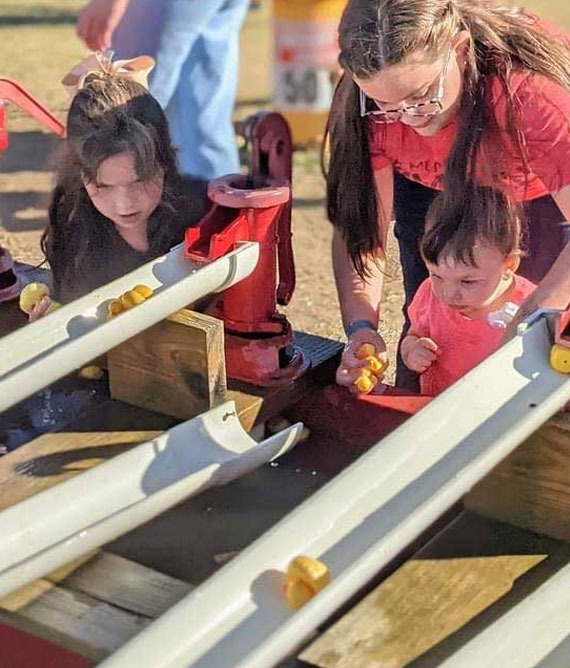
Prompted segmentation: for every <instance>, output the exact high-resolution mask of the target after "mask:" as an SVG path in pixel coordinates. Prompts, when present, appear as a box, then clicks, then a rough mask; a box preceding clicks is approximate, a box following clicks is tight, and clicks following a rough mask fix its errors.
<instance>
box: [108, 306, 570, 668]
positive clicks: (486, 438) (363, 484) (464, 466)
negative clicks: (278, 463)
mask: <svg viewBox="0 0 570 668" xmlns="http://www.w3.org/2000/svg"><path fill="white" fill-rule="evenodd" d="M550 346H551V341H550V335H549V331H548V325H547V322H546V320H545V319H541V320H539V321H538V322H536V323H535V324H534V325H533V326H531V327H529V328H528V329H527V331H526V332H524V333H523V334H522V335H521V336H518V337H516V338H515V339H513V340H512V341H510V342H509V343H508V344H506V345H505V346H504V347H503V348H501V349H500V350H499V351H497V352H496V353H495V354H494V355H493V356H491V357H490V358H489V359H487V360H486V361H485V362H484V363H482V364H481V365H480V366H478V367H477V368H476V369H474V370H473V371H472V372H471V373H469V374H468V375H467V376H465V377H464V378H463V379H461V380H460V381H459V382H458V383H456V384H455V385H454V386H453V387H451V388H450V389H449V390H448V391H446V392H445V393H443V394H442V395H440V396H439V397H438V398H437V399H435V400H434V401H433V402H432V403H431V404H429V405H428V406H427V407H426V408H424V409H423V410H422V411H420V412H419V413H418V414H417V415H415V416H414V417H413V418H411V419H409V420H408V421H407V422H406V423H404V424H403V425H402V426H400V427H399V428H398V429H397V430H395V431H394V432H392V433H391V434H390V435H389V436H387V437H386V438H385V439H384V440H382V441H381V442H379V443H378V444H377V445H376V446H374V448H373V449H372V450H370V451H369V452H368V453H367V454H365V455H363V456H362V457H361V458H360V459H359V460H357V461H356V462H355V463H354V464H353V465H352V466H350V467H349V468H348V469H346V470H345V471H344V472H343V473H341V474H340V475H339V476H337V477H336V478H335V479H334V480H333V481H331V482H330V483H329V484H327V485H326V486H325V487H323V488H322V489H321V490H320V491H319V492H317V493H316V494H315V495H314V496H312V497H311V498H310V499H308V500H307V501H306V502H304V503H303V504H302V505H301V506H299V507H298V508H296V509H295V510H294V511H293V512H292V513H290V514H289V515H288V516H287V517H285V518H284V519H283V520H282V521H281V522H279V523H278V524H277V525H276V526H274V527H273V528H272V529H271V530H270V531H268V532H267V533H266V534H264V535H263V536H262V537H261V538H260V539H258V540H257V541H255V542H254V543H253V544H252V545H251V546H250V547H249V548H247V549H246V550H245V551H244V552H243V553H242V554H240V555H238V556H236V557H234V559H232V561H231V562H230V563H228V564H227V565H226V566H224V567H223V568H222V569H221V570H220V571H219V572H218V573H217V574H216V575H214V576H213V577H211V578H209V579H208V580H207V581H206V582H204V583H203V584H202V585H201V586H200V587H198V588H197V589H195V590H194V592H193V593H192V594H190V595H189V596H188V597H186V598H185V599H183V600H182V601H180V602H179V603H178V604H177V605H175V606H174V607H173V608H171V609H170V610H169V611H167V612H166V613H165V614H164V615H162V616H161V617H160V618H159V619H158V620H156V621H155V622H154V623H153V624H151V625H150V626H149V627H148V628H147V629H145V630H144V631H142V632H141V633H140V634H139V635H137V636H136V637H135V638H134V639H132V640H131V641H130V642H129V643H127V644H126V645H125V646H124V647H122V648H121V649H119V650H118V651H117V652H116V653H114V654H113V655H112V656H111V657H109V658H108V659H107V660H106V661H104V662H103V663H102V664H101V666H102V667H104V668H131V667H132V666H138V667H140V668H146V667H149V668H150V667H152V668H189V667H190V666H192V667H196V668H197V667H199V668H227V667H228V666H232V668H246V667H247V668H268V667H269V666H272V665H275V664H276V663H277V662H278V661H279V660H280V659H282V658H283V657H284V656H286V655H287V654H289V653H290V652H292V651H293V650H295V648H296V647H297V646H298V645H299V643H300V642H301V641H302V640H303V639H304V638H306V637H307V636H308V635H309V634H310V633H311V632H312V631H313V630H314V629H315V628H316V627H317V626H318V625H319V624H321V623H322V622H324V621H325V620H326V619H327V617H329V616H330V615H331V614H332V613H333V611H335V610H336V609H338V608H339V606H341V605H342V604H343V603H345V602H346V601H347V600H348V599H349V598H350V597H351V596H352V595H354V594H355V593H356V592H357V591H358V590H359V589H360V588H361V587H362V586H363V585H365V584H366V583H367V582H368V581H369V580H370V579H371V578H372V577H373V576H374V575H375V574H376V573H377V572H378V571H379V570H380V569H382V568H383V567H384V566H385V565H387V564H388V563H389V562H390V561H391V560H392V559H393V558H394V557H396V556H397V555H398V554H399V553H400V552H401V551H402V550H403V549H404V548H405V547H406V546H407V545H409V544H410V543H411V542H412V541H413V540H414V538H416V537H417V536H418V535H419V534H420V533H421V532H422V531H423V530H425V529H426V528H427V527H429V526H430V525H431V524H432V523H433V522H434V521H435V520H436V519H437V518H438V517H439V516H440V515H441V514H442V513H444V512H445V511H446V509H448V508H450V507H451V506H452V505H453V504H454V503H455V502H457V501H458V500H459V499H460V498H461V497H462V496H463V495H464V494H465V493H466V492H467V491H468V490H469V489H470V488H471V487H472V486H473V485H474V484H475V483H476V482H477V481H478V480H480V479H481V478H483V477H484V476H485V475H486V474H487V473H488V472H489V471H490V470H491V469H492V468H493V467H494V466H495V465H496V464H497V463H498V462H500V461H501V460H502V459H503V458H504V457H505V456H506V455H508V454H509V453H510V452H511V451H512V450H514V448H515V447H516V446H517V445H518V444H519V443H520V442H521V441H522V440H523V439H524V438H526V437H527V436H528V435H529V434H531V433H532V432H533V431H534V430H535V429H536V428H538V427H539V426H540V425H541V424H543V423H544V422H545V421H546V420H547V419H548V418H549V417H550V416H551V415H552V414H553V413H555V412H556V411H557V410H558V409H560V408H561V407H562V406H563V405H564V404H565V403H566V401H567V400H568V399H570V379H569V377H568V376H563V375H561V374H557V373H556V372H554V371H553V370H552V369H551V368H550V366H549V362H548V358H549V351H550ZM298 554H305V555H309V556H313V557H318V558H320V559H322V560H323V561H324V562H325V563H326V564H327V565H328V566H329V568H330V571H331V575H332V581H331V583H330V584H329V585H328V586H327V587H325V588H324V589H323V590H322V591H321V592H320V593H319V594H318V595H317V596H316V597H315V598H313V599H312V600H311V601H309V603H308V604H307V605H305V606H304V607H303V608H301V609H300V610H298V611H297V612H293V611H292V610H290V609H289V608H288V607H287V605H286V603H285V600H284V598H283V596H282V592H281V586H282V575H281V573H282V572H283V571H284V570H285V569H286V566H287V563H288V562H289V560H290V559H291V558H292V557H294V556H296V555H298ZM568 627H569V628H570V620H568ZM479 665H485V664H484V663H482V664H479ZM501 665H502V664H501Z"/></svg>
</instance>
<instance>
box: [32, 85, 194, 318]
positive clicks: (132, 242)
mask: <svg viewBox="0 0 570 668" xmlns="http://www.w3.org/2000/svg"><path fill="white" fill-rule="evenodd" d="M66 145H67V146H66V155H65V156H64V159H63V161H62V163H61V167H60V169H59V173H58V177H57V185H56V186H55V189H54V192H53V198H52V202H51V206H50V209H49V224H48V227H47V229H46V231H45V233H44V235H43V238H42V249H43V251H44V253H45V255H46V258H47V260H48V261H49V264H50V266H51V269H52V272H53V288H54V289H53V296H54V299H56V300H57V301H59V302H68V301H71V300H73V299H76V298H78V297H80V296H82V295H84V294H85V293H87V292H89V291H91V290H94V289H95V288H97V287H99V286H100V285H103V284H105V283H108V282H110V281H112V280H114V279H116V278H118V277H119V276H121V275H123V274H126V273H128V272H130V271H132V270H134V269H136V268H137V267H139V266H140V265H142V264H144V263H146V262H148V261H150V260H151V259H153V258H155V257H158V256H160V255H162V254H164V253H166V252H167V251H168V250H169V249H170V248H171V247H172V246H174V245H176V244H177V243H179V242H181V241H182V239H183V236H184V231H185V229H186V228H187V227H189V226H190V225H192V224H194V223H195V222H196V221H197V220H198V219H199V216H200V215H201V214H202V213H203V209H204V206H205V201H204V199H203V198H202V197H198V198H195V199H191V198H190V197H188V196H187V195H186V194H185V189H184V184H183V182H182V179H181V177H180V175H179V173H178V169H177V166H176V158H175V153H174V150H173V148H172V145H171V142H170V134H169V132H168V124H167V121H166V117H165V115H164V112H163V111H162V109H161V107H160V105H159V104H158V102H157V101H156V100H155V99H154V98H153V97H152V96H151V95H150V94H149V92H148V91H147V90H146V88H145V87H144V86H143V85H141V84H140V83H137V82H136V81H133V80H131V79H129V78H128V77H123V76H121V75H120V74H116V73H105V72H94V73H92V74H89V75H88V76H87V77H86V78H85V80H84V81H83V87H82V88H81V89H80V90H79V91H78V92H77V94H76V95H75V96H74V98H73V100H72V103H71V106H70V109H69V115H68V120H67V139H66ZM45 307H46V301H45V300H44V302H43V303H42V304H41V305H40V306H39V307H38V309H39V311H40V313H39V314H40V315H41V311H42V310H44V309H45ZM36 315H38V314H37V313H36Z"/></svg>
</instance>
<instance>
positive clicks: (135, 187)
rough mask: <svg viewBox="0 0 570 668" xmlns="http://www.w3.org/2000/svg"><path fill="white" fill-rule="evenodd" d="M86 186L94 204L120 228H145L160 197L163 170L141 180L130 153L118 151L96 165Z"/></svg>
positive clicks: (126, 229)
mask: <svg viewBox="0 0 570 668" xmlns="http://www.w3.org/2000/svg"><path fill="white" fill-rule="evenodd" d="M83 183H84V185H85V189H86V190H87V194H88V195H89V197H90V198H91V201H92V202H93V205H94V206H95V208H96V209H97V210H98V211H99V213H101V214H102V215H103V216H105V217H106V218H109V220H111V221H112V222H113V223H114V224H115V227H117V229H118V230H119V231H121V230H123V231H133V230H136V229H140V228H143V227H144V228H146V223H147V221H148V219H149V217H150V215H151V214H152V212H153V211H154V210H155V209H156V207H157V206H158V203H159V202H160V199H161V197H162V190H163V185H164V174H163V173H162V171H159V172H157V174H156V175H155V176H154V177H153V178H152V179H150V180H148V181H141V180H140V178H139V176H138V174H137V170H136V168H135V158H134V155H133V154H132V153H118V154H117V155H113V156H111V157H110V158H107V159H106V160H103V162H102V163H101V164H100V165H99V168H98V170H97V176H96V179H95V181H91V182H87V181H85V180H84V182H83Z"/></svg>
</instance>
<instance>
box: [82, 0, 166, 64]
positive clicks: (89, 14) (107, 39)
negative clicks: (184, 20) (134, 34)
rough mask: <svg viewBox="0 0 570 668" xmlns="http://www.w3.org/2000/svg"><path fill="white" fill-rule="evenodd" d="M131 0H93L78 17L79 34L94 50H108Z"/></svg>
mask: <svg viewBox="0 0 570 668" xmlns="http://www.w3.org/2000/svg"><path fill="white" fill-rule="evenodd" d="M157 1H158V0H157ZM129 2H130V0H91V2H90V3H89V4H88V5H87V6H86V7H85V8H84V9H83V10H82V11H81V12H80V14H79V16H78V17H77V25H76V32H77V36H78V37H79V38H80V39H81V40H83V42H84V43H85V45H86V46H87V47H88V48H89V49H91V50H92V51H106V50H107V49H110V48H111V41H112V39H113V33H114V32H115V29H116V27H117V26H118V25H119V23H120V22H121V19H122V18H123V16H124V14H125V12H126V11H127V7H128V6H129Z"/></svg>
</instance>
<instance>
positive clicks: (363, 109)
mask: <svg viewBox="0 0 570 668" xmlns="http://www.w3.org/2000/svg"><path fill="white" fill-rule="evenodd" d="M452 51H453V48H452V47H451V48H450V49H449V50H448V52H447V55H446V56H445V62H444V64H443V69H442V70H441V74H440V75H439V83H438V86H437V93H436V95H435V97H433V98H432V99H431V100H426V102H418V103H417V104H409V105H405V106H403V107H400V108H399V109H380V108H379V106H378V103H377V102H376V101H375V100H373V99H372V98H370V97H367V96H366V94H365V93H364V91H363V90H362V88H359V94H360V116H361V117H365V116H370V117H371V118H372V120H373V121H374V122H375V123H394V122H395V121H399V120H400V119H401V118H402V116H403V115H404V114H405V115H406V116H416V117H423V118H427V117H430V116H437V114H441V112H442V111H443V103H442V100H443V92H444V91H443V88H444V84H445V75H446V74H447V68H448V67H449V61H450V58H451V52H452ZM370 107H373V108H372V109H370Z"/></svg>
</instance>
